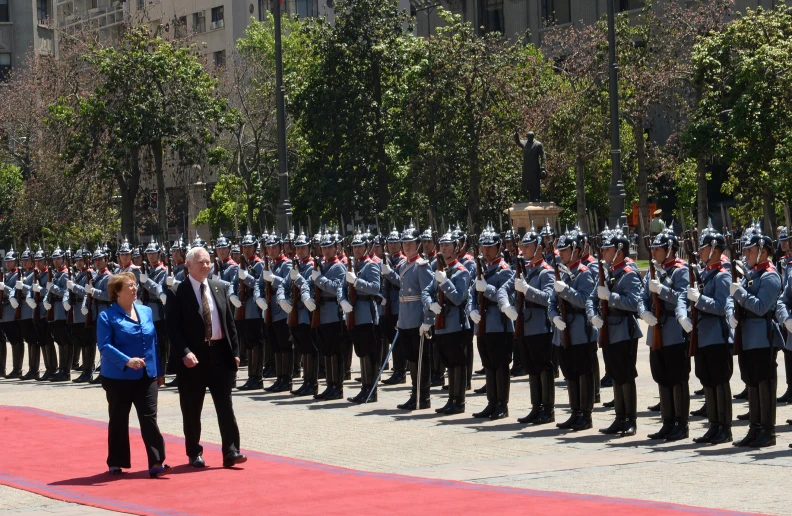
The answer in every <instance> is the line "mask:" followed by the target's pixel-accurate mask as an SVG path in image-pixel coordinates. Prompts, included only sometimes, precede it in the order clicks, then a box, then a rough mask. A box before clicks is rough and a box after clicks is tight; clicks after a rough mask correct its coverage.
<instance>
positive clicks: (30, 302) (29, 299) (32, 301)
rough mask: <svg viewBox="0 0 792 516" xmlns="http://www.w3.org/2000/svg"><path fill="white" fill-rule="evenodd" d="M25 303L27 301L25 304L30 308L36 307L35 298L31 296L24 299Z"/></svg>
mask: <svg viewBox="0 0 792 516" xmlns="http://www.w3.org/2000/svg"><path fill="white" fill-rule="evenodd" d="M25 303H27V305H28V306H29V307H30V308H33V309H34V310H35V308H36V300H35V299H33V298H32V297H29V298H27V299H25Z"/></svg>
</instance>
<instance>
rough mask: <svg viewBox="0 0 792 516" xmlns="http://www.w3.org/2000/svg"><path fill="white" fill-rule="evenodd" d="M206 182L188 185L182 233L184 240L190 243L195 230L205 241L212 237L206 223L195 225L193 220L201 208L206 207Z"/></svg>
mask: <svg viewBox="0 0 792 516" xmlns="http://www.w3.org/2000/svg"><path fill="white" fill-rule="evenodd" d="M206 207H207V203H206V184H205V183H202V182H200V181H199V182H197V183H193V184H191V185H190V189H189V191H188V197H187V232H186V233H185V235H184V241H185V242H186V243H188V244H189V243H190V242H192V241H193V239H195V232H196V231H197V232H198V234H199V235H201V238H203V239H204V240H206V241H207V242H208V241H209V240H211V238H212V231H211V229H210V228H209V225H208V224H201V225H199V226H196V225H195V223H194V221H195V219H196V218H197V217H198V214H199V213H200V212H201V210H204V209H206Z"/></svg>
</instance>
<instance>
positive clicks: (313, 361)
mask: <svg viewBox="0 0 792 516" xmlns="http://www.w3.org/2000/svg"><path fill="white" fill-rule="evenodd" d="M291 336H292V340H293V341H294V347H295V350H296V351H297V352H299V353H302V354H303V355H305V369H304V371H305V374H304V375H303V380H304V381H305V383H308V384H311V385H316V384H317V383H318V379H317V378H318V376H319V354H318V353H317V351H316V345H315V344H314V341H313V337H312V334H311V326H310V325H309V324H298V325H297V326H294V327H292V328H291Z"/></svg>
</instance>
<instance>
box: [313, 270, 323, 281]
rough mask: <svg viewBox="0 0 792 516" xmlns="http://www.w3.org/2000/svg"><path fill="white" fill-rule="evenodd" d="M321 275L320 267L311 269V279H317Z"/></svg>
mask: <svg viewBox="0 0 792 516" xmlns="http://www.w3.org/2000/svg"><path fill="white" fill-rule="evenodd" d="M321 275H322V273H321V272H320V271H319V269H314V270H312V271H311V280H313V281H316V280H318V279H319V276H321Z"/></svg>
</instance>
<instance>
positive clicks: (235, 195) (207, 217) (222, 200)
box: [195, 174, 258, 233]
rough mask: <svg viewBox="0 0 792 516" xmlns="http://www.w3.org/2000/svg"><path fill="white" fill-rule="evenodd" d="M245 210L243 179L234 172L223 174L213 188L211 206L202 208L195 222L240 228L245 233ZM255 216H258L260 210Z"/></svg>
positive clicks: (226, 228) (224, 228)
mask: <svg viewBox="0 0 792 516" xmlns="http://www.w3.org/2000/svg"><path fill="white" fill-rule="evenodd" d="M245 210H246V206H245V203H244V195H242V180H241V179H239V178H238V177H236V176H234V175H232V174H221V175H220V176H219V177H218V179H217V184H216V185H215V187H214V190H212V196H211V200H210V203H209V207H208V208H206V209H204V210H201V212H200V213H199V214H198V216H197V217H196V218H195V224H196V225H200V224H208V225H209V226H211V227H212V228H218V229H221V228H222V229H223V230H225V231H228V230H229V229H235V230H236V229H239V230H240V231H241V232H242V233H244V232H245V229H246V227H245ZM254 216H256V217H257V216H258V210H256V212H255V213H254Z"/></svg>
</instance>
